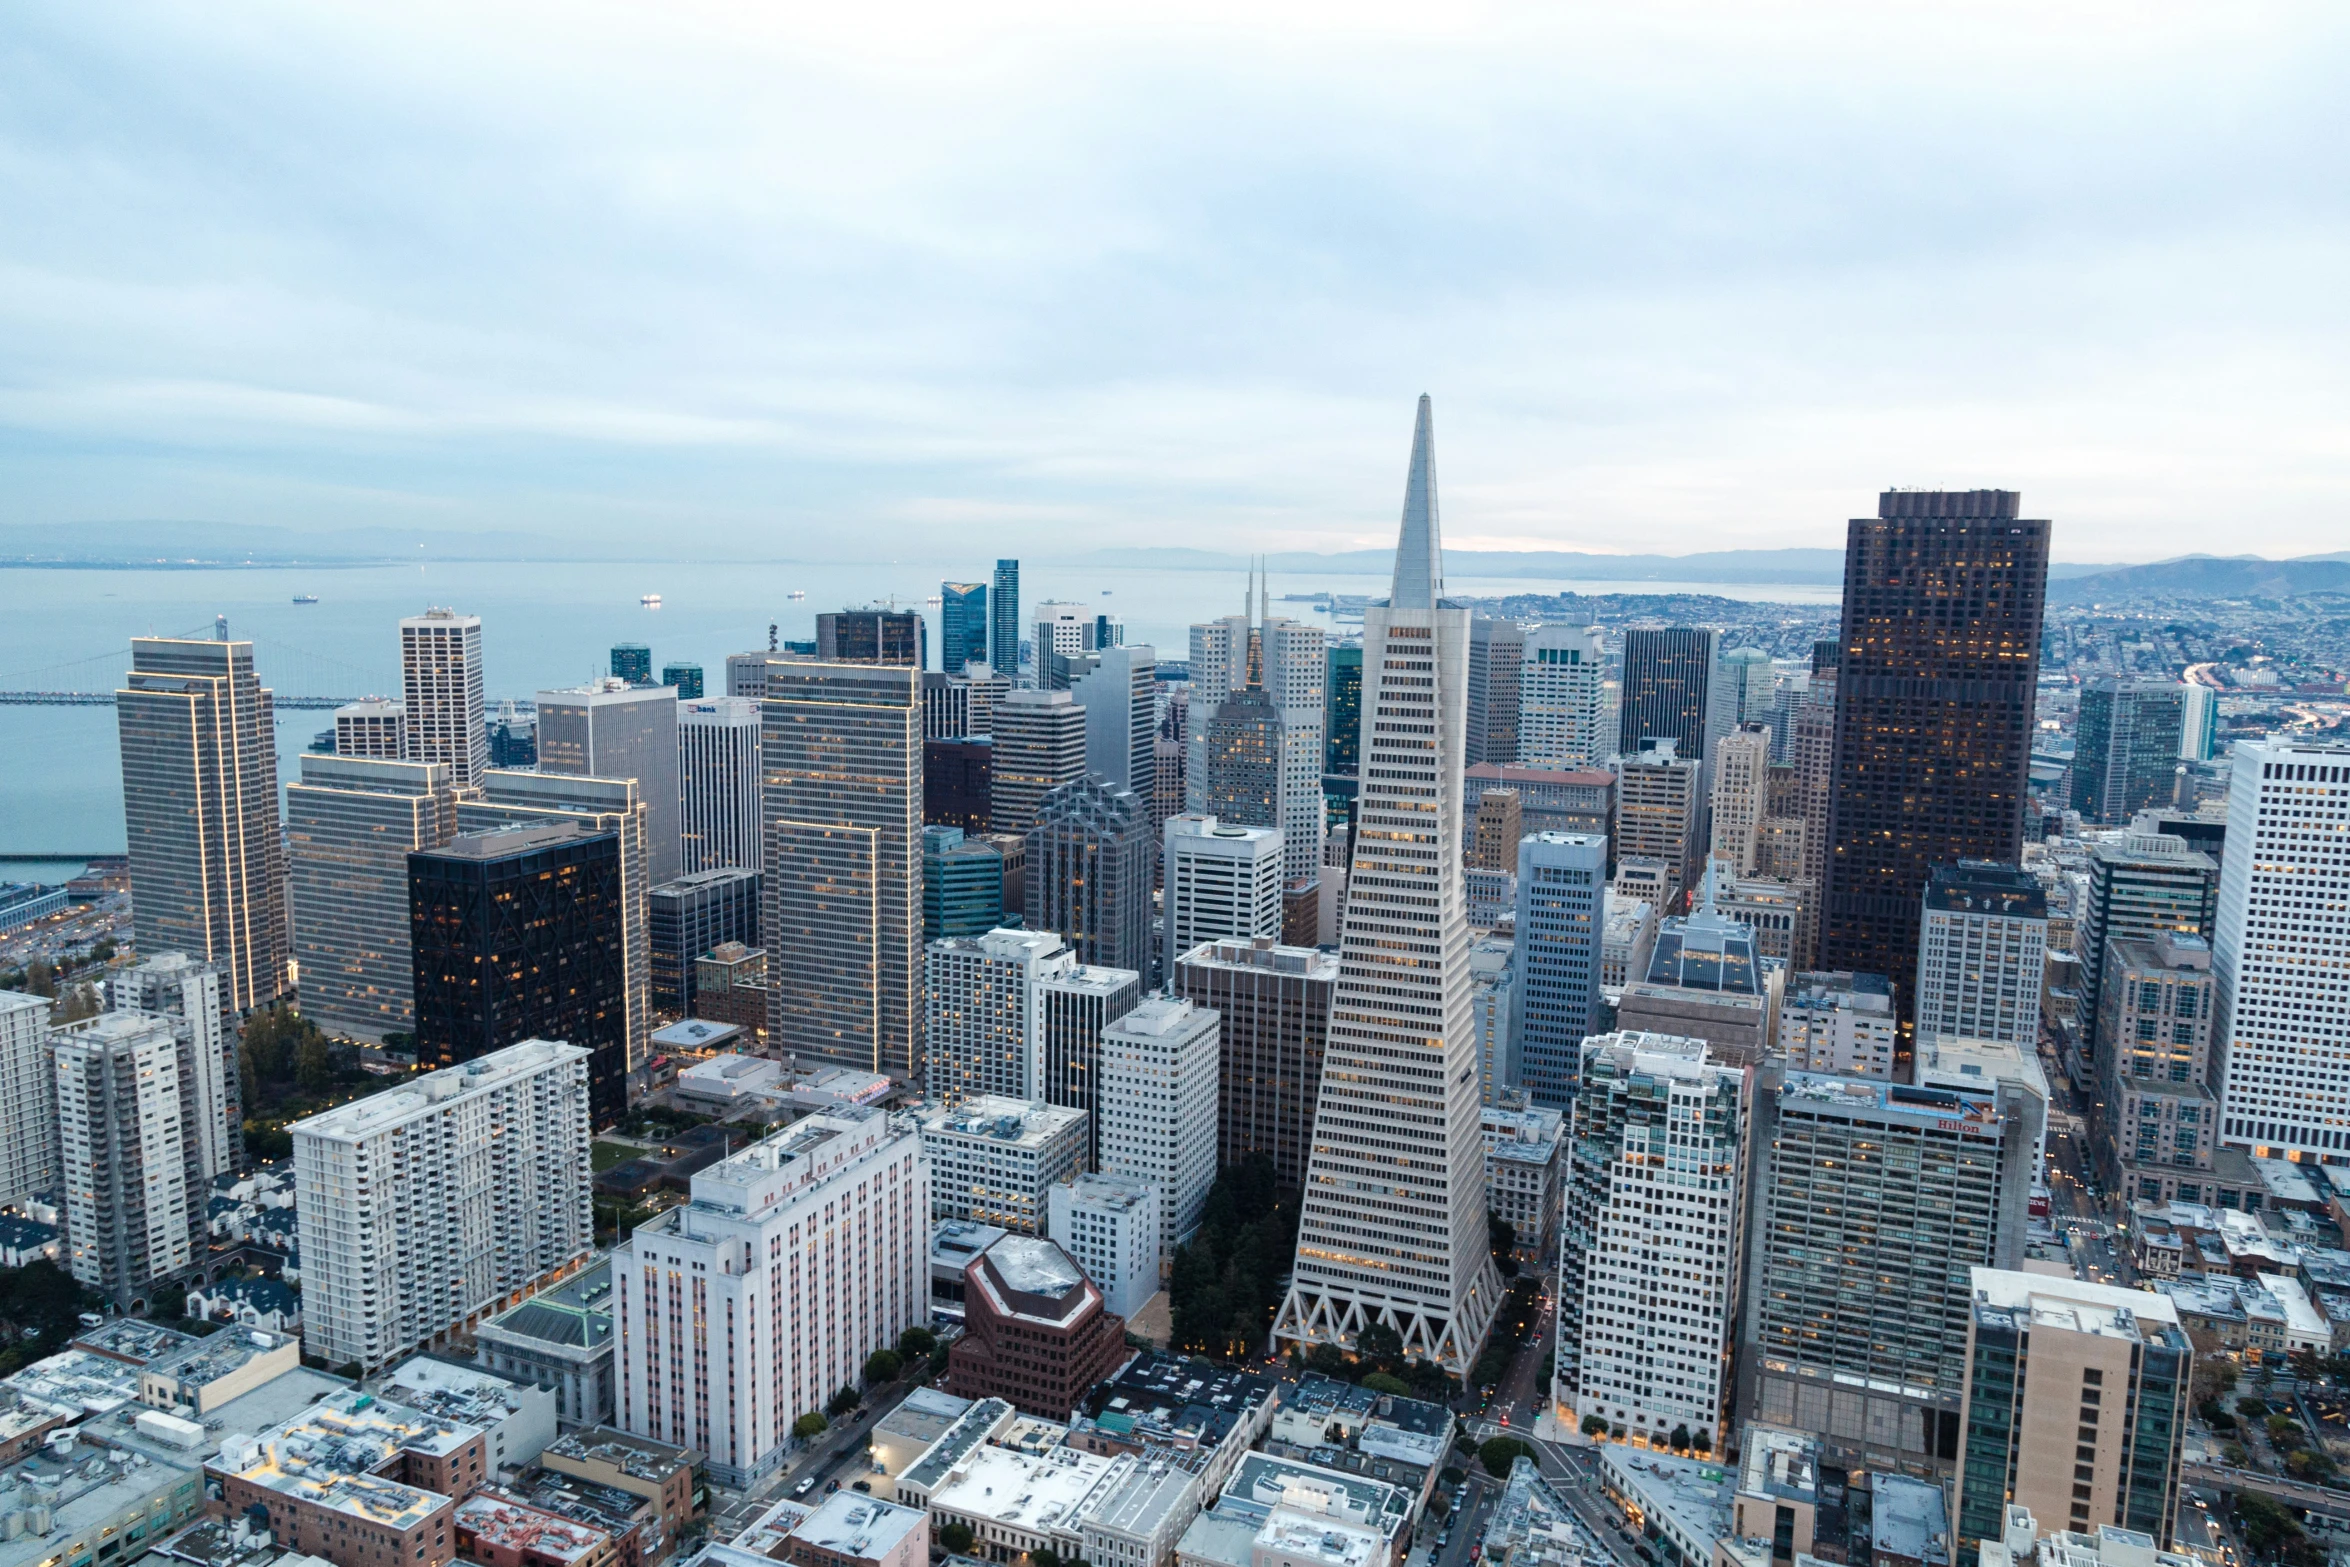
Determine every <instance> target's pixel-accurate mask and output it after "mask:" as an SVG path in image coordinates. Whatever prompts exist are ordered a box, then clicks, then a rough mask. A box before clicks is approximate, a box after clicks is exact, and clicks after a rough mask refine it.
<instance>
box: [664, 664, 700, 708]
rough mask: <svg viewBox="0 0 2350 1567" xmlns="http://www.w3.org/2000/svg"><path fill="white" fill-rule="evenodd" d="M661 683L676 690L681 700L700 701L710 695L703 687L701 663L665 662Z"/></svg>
mask: <svg viewBox="0 0 2350 1567" xmlns="http://www.w3.org/2000/svg"><path fill="white" fill-rule="evenodd" d="M661 684H663V685H665V686H668V687H669V688H670V689H672V690H673V691H675V692H676V693H677V699H678V700H679V701H680V702H699V701H701V700H702V699H703V697H704V696H706V695H708V693H707V692H706V691H704V690H703V689H702V666H701V665H699V664H663V665H662V666H661Z"/></svg>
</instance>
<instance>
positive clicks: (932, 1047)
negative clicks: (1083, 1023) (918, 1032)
mask: <svg viewBox="0 0 2350 1567" xmlns="http://www.w3.org/2000/svg"><path fill="white" fill-rule="evenodd" d="M1076 964H1077V959H1076V956H1075V955H1074V954H1073V953H1071V952H1070V951H1069V950H1068V948H1067V947H1065V946H1063V945H1062V942H1061V938H1060V937H1059V936H1057V935H1055V934H1053V933H1052V932H1051V931H1039V930H990V931H986V932H984V933H982V934H980V935H976V936H945V937H941V938H940V939H938V940H936V941H933V942H931V943H930V944H929V945H928V946H926V947H925V948H923V951H922V973H923V986H922V990H923V997H924V1006H925V1008H926V1011H925V1013H924V1018H925V1022H926V1025H927V1026H926V1028H925V1043H926V1045H927V1064H928V1069H929V1074H930V1075H929V1082H928V1088H929V1094H930V1097H931V1098H932V1099H934V1100H936V1101H938V1102H939V1103H940V1104H943V1105H958V1104H961V1103H963V1102H964V1101H965V1100H967V1099H976V1098H980V1097H983V1096H989V1095H992V1096H995V1097H997V1098H1002V1099H1019V1100H1029V1099H1036V1098H1039V1097H1041V1095H1040V1093H1039V1091H1038V1078H1039V1076H1040V1072H1039V1067H1040V1064H1041V1060H1042V1057H1043V1053H1044V1051H1043V1043H1042V1035H1043V1032H1044V1029H1043V1018H1042V1016H1041V1003H1040V1002H1039V1000H1038V998H1037V994H1036V987H1037V983H1038V982H1039V981H1040V980H1042V979H1044V978H1046V977H1048V976H1050V975H1054V974H1058V973H1061V972H1062V971H1064V970H1067V969H1071V968H1074V967H1076Z"/></svg>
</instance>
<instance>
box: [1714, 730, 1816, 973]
mask: <svg viewBox="0 0 2350 1567" xmlns="http://www.w3.org/2000/svg"><path fill="white" fill-rule="evenodd" d="M1725 743H1726V742H1725ZM1714 868H1715V871H1716V872H1717V875H1716V878H1715V885H1714V908H1715V909H1716V910H1717V911H1719V912H1720V913H1721V914H1723V915H1724V916H1726V917H1728V918H1730V919H1734V920H1736V921H1737V922H1738V923H1739V924H1741V925H1743V926H1745V927H1746V928H1747V929H1748V930H1751V931H1753V932H1754V950H1755V955H1756V956H1757V957H1763V958H1773V959H1776V960H1777V961H1778V962H1779V963H1780V964H1781V965H1783V966H1784V967H1786V968H1788V969H1790V970H1795V969H1806V968H1809V967H1810V966H1811V956H1812V953H1811V941H1812V927H1813V925H1814V923H1815V922H1814V919H1813V915H1812V910H1813V908H1814V907H1815V906H1816V905H1817V903H1818V901H1819V900H1818V899H1817V898H1815V897H1814V896H1813V895H1812V887H1811V884H1810V883H1809V882H1801V881H1796V882H1787V881H1776V880H1773V879H1772V878H1771V877H1768V876H1739V877H1727V876H1722V875H1720V874H1719V873H1720V872H1721V871H1722V870H1723V869H1725V866H1724V864H1723V862H1721V861H1716V862H1715V867H1714Z"/></svg>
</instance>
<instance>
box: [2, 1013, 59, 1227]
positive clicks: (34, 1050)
mask: <svg viewBox="0 0 2350 1567" xmlns="http://www.w3.org/2000/svg"><path fill="white" fill-rule="evenodd" d="M53 1005H54V1003H53V1002H51V1001H50V1000H49V998H48V997H46V996H31V995H27V994H25V993H24V992H23V991H20V990H0V1204H6V1205H8V1206H10V1207H15V1206H17V1205H18V1204H20V1203H22V1202H24V1201H25V1199H27V1198H28V1197H31V1196H33V1195H34V1194H35V1193H38V1192H49V1191H55V1190H56V1189H57V1177H58V1166H57V1069H56V1067H55V1065H54V1064H53V1063H52V1062H51V1060H50V1056H49V1013H50V1009H51V1008H52V1006H53Z"/></svg>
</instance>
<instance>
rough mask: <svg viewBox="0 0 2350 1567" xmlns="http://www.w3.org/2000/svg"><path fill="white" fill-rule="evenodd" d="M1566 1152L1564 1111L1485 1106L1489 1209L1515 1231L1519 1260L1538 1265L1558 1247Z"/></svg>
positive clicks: (1487, 1198) (1486, 1188) (1487, 1206)
mask: <svg viewBox="0 0 2350 1567" xmlns="http://www.w3.org/2000/svg"><path fill="white" fill-rule="evenodd" d="M1577 1064H1578V1066H1580V1064H1581V1063H1577ZM1566 1150H1567V1136H1566V1116H1565V1114H1564V1113H1563V1112H1561V1111H1558V1110H1542V1109H1508V1108H1504V1107H1503V1106H1500V1105H1490V1104H1489V1105H1487V1106H1486V1107H1485V1209H1486V1211H1487V1212H1488V1213H1491V1214H1492V1215H1493V1216H1494V1217H1495V1218H1497V1219H1500V1220H1501V1221H1502V1222H1503V1223H1504V1224H1507V1225H1508V1226H1509V1227H1510V1230H1511V1232H1512V1234H1513V1235H1514V1236H1515V1237H1516V1244H1515V1247H1514V1250H1515V1253H1516V1255H1517V1256H1518V1258H1519V1260H1520V1261H1522V1262H1529V1263H1532V1264H1534V1265H1535V1266H1537V1267H1540V1266H1542V1265H1543V1264H1545V1263H1547V1262H1549V1261H1550V1260H1551V1258H1552V1256H1553V1255H1554V1248H1555V1247H1556V1246H1557V1245H1558V1227H1559V1211H1560V1201H1561V1194H1562V1191H1563V1187H1562V1184H1561V1182H1562V1180H1563V1177H1564V1171H1565V1166H1566Z"/></svg>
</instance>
